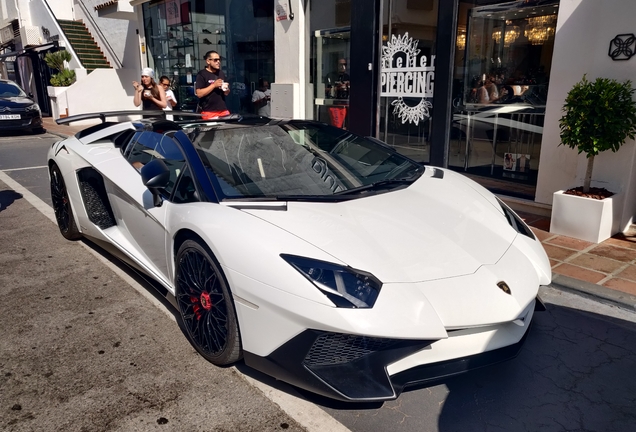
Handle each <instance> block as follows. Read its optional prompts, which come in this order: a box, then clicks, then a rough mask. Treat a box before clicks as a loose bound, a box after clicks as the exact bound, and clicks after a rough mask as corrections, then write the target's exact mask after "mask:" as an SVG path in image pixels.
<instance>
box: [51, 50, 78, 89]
mask: <svg viewBox="0 0 636 432" xmlns="http://www.w3.org/2000/svg"><path fill="white" fill-rule="evenodd" d="M44 61H45V62H46V64H47V65H48V66H49V67H50V68H52V69H56V70H58V71H59V73H57V74H55V75H51V85H52V86H54V87H66V86H70V85H71V84H73V83H74V82H75V71H72V70H69V69H68V68H67V67H66V65H65V64H64V62H69V61H71V53H70V52H68V51H66V50H60V51H55V52H50V53H47V54H46V55H45V56H44Z"/></svg>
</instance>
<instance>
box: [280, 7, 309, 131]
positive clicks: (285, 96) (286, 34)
mask: <svg viewBox="0 0 636 432" xmlns="http://www.w3.org/2000/svg"><path fill="white" fill-rule="evenodd" d="M303 3H304V2H303V1H301V0H289V3H288V2H287V0H276V1H275V2H274V5H275V7H278V6H279V5H283V6H284V7H285V8H286V13H287V17H286V19H281V20H280V21H275V22H274V56H275V61H276V64H275V67H274V69H275V79H274V82H273V83H272V86H271V87H272V117H274V118H294V119H303V118H306V108H305V105H306V104H305V100H306V94H307V86H308V85H309V80H308V78H307V73H308V66H307V62H308V58H307V52H308V51H307V49H308V43H309V42H308V31H307V30H306V23H307V18H308V17H307V16H306V15H305V11H304V10H303ZM289 4H291V12H293V16H294V18H293V19H291V15H290V10H289ZM307 7H308V8H309V5H308V6H307ZM277 17H278V14H277V12H276V11H275V12H274V20H276V19H277Z"/></svg>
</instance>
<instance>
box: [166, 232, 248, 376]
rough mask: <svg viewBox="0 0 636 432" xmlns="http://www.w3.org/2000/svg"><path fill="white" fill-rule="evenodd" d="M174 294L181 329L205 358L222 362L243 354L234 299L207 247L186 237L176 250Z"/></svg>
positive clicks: (229, 362) (231, 361) (235, 358)
mask: <svg viewBox="0 0 636 432" xmlns="http://www.w3.org/2000/svg"><path fill="white" fill-rule="evenodd" d="M176 296H177V303H178V305H179V312H180V313H181V320H182V324H183V327H184V332H185V334H186V336H187V338H188V340H189V341H190V343H191V344H192V346H194V348H196V350H197V351H198V352H199V354H201V355H202V356H203V357H204V358H205V359H206V360H208V361H209V362H211V363H213V364H215V365H219V366H225V365H228V364H231V363H234V362H236V361H238V360H240V359H241V358H242V357H243V352H242V349H241V336H240V333H239V327H238V322H237V319H236V311H235V309H234V301H233V300H232V295H231V294H230V290H229V288H228V284H227V282H226V280H225V277H224V275H223V273H222V272H221V268H220V266H219V265H218V263H217V262H216V260H214V259H213V258H212V253H211V252H209V250H208V248H207V247H205V246H203V245H201V244H200V243H199V242H197V241H194V240H186V241H185V242H184V243H183V244H182V245H181V247H180V248H179V251H178V253H177V270H176Z"/></svg>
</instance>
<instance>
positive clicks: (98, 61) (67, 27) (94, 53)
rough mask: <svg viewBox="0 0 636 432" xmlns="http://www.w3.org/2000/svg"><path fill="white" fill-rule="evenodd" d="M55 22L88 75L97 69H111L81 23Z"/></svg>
mask: <svg viewBox="0 0 636 432" xmlns="http://www.w3.org/2000/svg"><path fill="white" fill-rule="evenodd" d="M57 22H58V23H59V24H60V27H62V31H63V32H64V34H65V35H66V38H67V39H68V40H69V42H70V43H71V46H72V47H73V50H74V51H75V53H76V54H77V56H78V57H79V59H80V62H81V63H82V66H84V68H85V69H86V70H87V71H88V73H91V72H92V71H94V70H95V69H98V68H104V69H109V68H110V67H111V66H110V63H108V60H106V57H105V56H104V53H103V52H102V50H101V49H99V46H97V43H96V42H95V39H93V36H91V34H90V33H89V31H88V29H87V28H86V26H85V25H84V23H83V22H81V21H66V20H58V21H57Z"/></svg>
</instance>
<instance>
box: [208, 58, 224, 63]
mask: <svg viewBox="0 0 636 432" xmlns="http://www.w3.org/2000/svg"><path fill="white" fill-rule="evenodd" d="M208 60H211V61H213V62H215V61H221V59H220V58H209V59H208Z"/></svg>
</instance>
